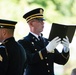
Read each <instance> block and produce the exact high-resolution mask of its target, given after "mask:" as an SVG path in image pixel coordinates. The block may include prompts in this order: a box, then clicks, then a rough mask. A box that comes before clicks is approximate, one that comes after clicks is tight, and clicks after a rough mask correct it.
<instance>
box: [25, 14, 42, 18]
mask: <svg viewBox="0 0 76 75" xmlns="http://www.w3.org/2000/svg"><path fill="white" fill-rule="evenodd" d="M38 15H42V14H41V13H38V14H34V15H31V16H29V17H27V18H26V19H28V18H31V17H33V16H38ZM42 16H43V15H42Z"/></svg>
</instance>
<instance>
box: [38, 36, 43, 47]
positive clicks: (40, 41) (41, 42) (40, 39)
mask: <svg viewBox="0 0 76 75" xmlns="http://www.w3.org/2000/svg"><path fill="white" fill-rule="evenodd" d="M38 38H39V43H40V45H41V46H42V47H43V48H44V40H43V38H42V37H41V36H38Z"/></svg>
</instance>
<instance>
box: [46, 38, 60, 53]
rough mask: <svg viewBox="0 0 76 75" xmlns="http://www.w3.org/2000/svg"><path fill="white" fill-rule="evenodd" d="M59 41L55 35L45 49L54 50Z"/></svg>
mask: <svg viewBox="0 0 76 75" xmlns="http://www.w3.org/2000/svg"><path fill="white" fill-rule="evenodd" d="M60 42H61V39H60V38H59V37H55V38H54V39H53V40H52V41H51V42H49V44H48V45H47V46H46V49H47V51H48V52H52V51H54V49H55V48H56V46H57V45H58V44H59V43H60Z"/></svg>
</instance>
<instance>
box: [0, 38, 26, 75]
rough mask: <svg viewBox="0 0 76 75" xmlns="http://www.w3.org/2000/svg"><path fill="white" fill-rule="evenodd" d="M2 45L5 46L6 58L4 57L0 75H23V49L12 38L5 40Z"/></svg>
mask: <svg viewBox="0 0 76 75" xmlns="http://www.w3.org/2000/svg"><path fill="white" fill-rule="evenodd" d="M2 45H4V46H5V51H6V55H7V58H6V56H5V55H4V59H5V62H3V63H2V64H4V65H5V66H2V69H5V70H3V72H4V73H5V74H4V73H3V72H2V73H1V72H0V75H23V71H24V65H25V61H26V53H25V50H24V48H23V47H22V46H21V45H20V44H19V43H17V42H16V41H15V39H14V37H11V38H8V39H6V40H5V41H4V42H3V43H2ZM0 69H1V67H0Z"/></svg>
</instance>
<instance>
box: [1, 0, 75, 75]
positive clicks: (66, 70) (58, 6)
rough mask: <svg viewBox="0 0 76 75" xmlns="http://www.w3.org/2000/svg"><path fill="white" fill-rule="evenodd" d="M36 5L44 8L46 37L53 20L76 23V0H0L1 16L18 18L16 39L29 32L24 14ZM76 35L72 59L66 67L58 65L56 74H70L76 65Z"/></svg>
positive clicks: (71, 53) (71, 52)
mask: <svg viewBox="0 0 76 75" xmlns="http://www.w3.org/2000/svg"><path fill="white" fill-rule="evenodd" d="M36 7H42V8H43V9H44V17H45V19H46V23H45V24H46V25H45V27H46V28H45V30H44V33H43V34H44V35H45V37H47V35H46V33H47V34H48V31H49V30H48V29H49V27H50V25H51V24H52V23H53V22H57V23H63V24H76V10H75V9H76V0H0V18H1V19H11V20H16V21H17V22H18V23H17V25H16V29H15V34H14V36H15V38H16V40H18V39H20V38H22V37H24V36H26V35H27V34H28V32H29V27H28V25H27V23H26V21H25V20H24V19H23V17H22V16H23V15H24V14H25V13H26V12H27V11H29V10H31V9H33V8H36ZM75 35H76V33H75ZM75 35H74V38H73V41H72V43H71V44H70V49H71V50H70V59H69V61H68V63H67V64H66V65H64V67H62V66H58V67H60V68H61V69H62V70H60V69H59V68H58V67H56V69H55V70H56V72H55V73H56V75H70V74H71V70H72V69H73V68H75V67H76V64H75V62H76V47H75V45H76V42H75V41H76V36H75ZM57 70H59V71H57ZM59 72H60V73H61V74H60V73H59Z"/></svg>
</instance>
